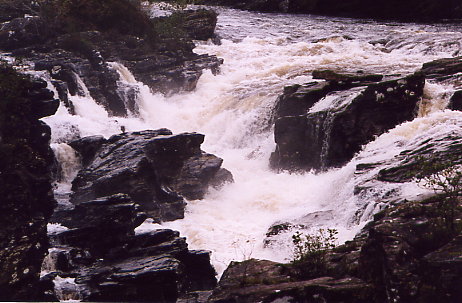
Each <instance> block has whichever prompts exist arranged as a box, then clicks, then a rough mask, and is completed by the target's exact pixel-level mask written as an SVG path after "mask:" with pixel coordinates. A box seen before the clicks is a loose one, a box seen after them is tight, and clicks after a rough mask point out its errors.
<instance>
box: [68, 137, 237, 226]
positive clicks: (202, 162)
mask: <svg viewBox="0 0 462 303" xmlns="http://www.w3.org/2000/svg"><path fill="white" fill-rule="evenodd" d="M81 140H85V139H81ZM88 140H89V139H88ZM203 140H204V135H201V134H196V133H184V134H179V135H172V133H171V131H169V130H167V129H161V130H157V131H149V130H148V131H142V132H134V133H124V134H120V135H115V136H112V137H111V138H109V140H108V141H107V142H106V143H103V145H102V147H100V148H99V150H98V151H97V153H96V155H95V156H94V159H93V160H92V161H91V163H89V164H88V165H87V166H86V167H85V168H84V169H83V170H82V171H80V172H79V174H78V176H77V177H76V179H75V180H74V181H73V186H72V189H73V191H74V193H73V194H72V199H71V201H72V202H73V203H76V204H78V203H82V202H85V201H89V200H91V199H95V198H97V197H103V196H108V195H112V194H115V193H125V194H128V195H129V196H130V197H131V198H132V199H133V200H134V201H135V202H136V203H139V204H140V205H141V207H142V209H143V210H144V211H145V212H146V213H148V214H149V215H150V216H151V217H153V218H154V219H155V220H156V221H170V220H175V219H178V218H183V216H184V206H185V202H184V200H183V197H184V198H186V199H202V198H203V197H204V195H205V193H206V192H207V188H208V186H209V184H210V183H213V182H214V178H215V176H216V175H217V173H218V172H219V171H220V170H221V171H223V169H220V167H221V163H222V161H223V160H222V159H220V158H218V157H216V156H214V155H211V154H207V153H204V152H202V151H201V149H200V145H201V144H202V142H203ZM231 179H232V177H231ZM222 181H230V180H229V178H228V180H222Z"/></svg>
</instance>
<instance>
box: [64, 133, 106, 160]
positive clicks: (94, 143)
mask: <svg viewBox="0 0 462 303" xmlns="http://www.w3.org/2000/svg"><path fill="white" fill-rule="evenodd" d="M106 142H107V140H106V139H105V138H104V137H103V136H89V137H84V138H80V139H77V140H73V141H71V142H69V143H68V144H69V146H70V147H72V148H73V149H74V150H76V151H77V152H78V153H79V154H80V157H81V159H82V165H83V166H88V165H89V164H90V163H91V162H92V161H93V159H94V158H95V156H96V153H97V152H98V151H99V150H100V149H101V147H102V146H103V145H104V144H105V143H106Z"/></svg>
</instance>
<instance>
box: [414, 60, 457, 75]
mask: <svg viewBox="0 0 462 303" xmlns="http://www.w3.org/2000/svg"><path fill="white" fill-rule="evenodd" d="M421 71H422V73H424V74H425V77H426V78H430V79H437V80H442V79H445V78H448V77H450V76H452V75H454V74H457V73H460V72H462V57H455V58H444V59H438V60H434V61H431V62H428V63H425V64H424V65H423V66H422V69H421Z"/></svg>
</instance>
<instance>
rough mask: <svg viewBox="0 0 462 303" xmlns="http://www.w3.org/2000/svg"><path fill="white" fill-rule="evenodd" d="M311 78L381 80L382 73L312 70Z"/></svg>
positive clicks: (354, 80) (349, 80)
mask: <svg viewBox="0 0 462 303" xmlns="http://www.w3.org/2000/svg"><path fill="white" fill-rule="evenodd" d="M313 79H324V80H328V81H342V82H367V81H370V82H379V81H382V79H383V75H374V74H362V73H356V74H346V73H338V72H335V71H332V70H314V71H313Z"/></svg>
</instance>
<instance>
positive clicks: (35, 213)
mask: <svg viewBox="0 0 462 303" xmlns="http://www.w3.org/2000/svg"><path fill="white" fill-rule="evenodd" d="M0 96H1V97H0V159H1V160H0V172H1V173H0V195H1V197H2V198H1V203H0V216H1V220H0V221H1V229H0V290H1V291H0V300H2V301H30V300H32V301H42V297H40V287H39V274H40V268H41V264H42V261H43V258H44V257H45V254H46V252H47V249H48V239H47V234H46V233H47V230H46V225H47V223H48V219H49V218H50V216H51V214H52V212H53V208H54V206H55V203H56V202H55V200H54V198H53V192H52V187H51V171H50V167H51V166H52V163H53V159H54V157H53V152H52V151H51V149H50V147H49V140H50V135H51V132H50V128H49V127H48V126H47V125H46V124H45V123H43V122H41V121H39V120H38V119H39V118H42V117H44V116H48V115H52V114H54V112H55V111H56V109H57V107H58V105H59V101H58V100H54V99H53V94H52V93H51V92H50V91H48V90H47V89H46V83H45V82H44V81H41V80H32V79H30V78H28V77H26V76H22V75H19V74H17V73H16V72H15V71H14V70H13V69H12V68H10V67H8V66H6V65H4V64H0Z"/></svg>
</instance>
